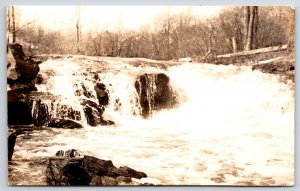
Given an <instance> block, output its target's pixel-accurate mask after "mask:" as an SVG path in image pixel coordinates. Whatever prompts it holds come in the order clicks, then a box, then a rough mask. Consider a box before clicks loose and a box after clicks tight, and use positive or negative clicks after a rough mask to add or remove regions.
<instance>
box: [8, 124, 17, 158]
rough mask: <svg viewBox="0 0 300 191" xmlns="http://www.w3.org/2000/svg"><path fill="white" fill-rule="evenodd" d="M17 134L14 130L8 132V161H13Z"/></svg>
mask: <svg viewBox="0 0 300 191" xmlns="http://www.w3.org/2000/svg"><path fill="white" fill-rule="evenodd" d="M16 139H17V134H16V131H14V130H9V132H8V160H9V161H10V160H11V159H12V156H13V153H14V148H15V144H16Z"/></svg>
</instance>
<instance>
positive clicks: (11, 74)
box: [7, 49, 19, 80]
mask: <svg viewBox="0 0 300 191" xmlns="http://www.w3.org/2000/svg"><path fill="white" fill-rule="evenodd" d="M16 69H17V68H16V60H15V58H14V56H13V54H12V52H11V50H10V49H8V51H7V79H8V80H16V79H18V77H19V73H18V72H17V70H16Z"/></svg>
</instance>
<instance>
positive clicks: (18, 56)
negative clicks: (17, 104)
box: [7, 43, 40, 91]
mask: <svg viewBox="0 0 300 191" xmlns="http://www.w3.org/2000/svg"><path fill="white" fill-rule="evenodd" d="M7 47H8V53H7V58H8V63H7V66H8V73H7V75H8V76H7V78H8V79H7V82H8V84H9V85H10V86H11V89H17V88H18V87H19V86H18V84H22V86H21V87H22V89H30V90H31V91H32V90H34V89H33V87H32V83H34V79H35V78H36V76H37V74H38V72H39V70H40V68H39V63H40V61H36V60H34V59H33V58H31V57H27V56H25V54H24V52H23V49H22V45H20V44H17V43H14V44H8V45H7ZM26 84H28V88H26Z"/></svg>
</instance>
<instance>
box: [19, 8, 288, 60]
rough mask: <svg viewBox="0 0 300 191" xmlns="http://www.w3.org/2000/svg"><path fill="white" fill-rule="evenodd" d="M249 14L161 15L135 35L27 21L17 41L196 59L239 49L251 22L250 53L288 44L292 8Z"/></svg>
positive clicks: (42, 47)
mask: <svg viewBox="0 0 300 191" xmlns="http://www.w3.org/2000/svg"><path fill="white" fill-rule="evenodd" d="M249 10H250V9H249ZM249 10H248V12H247V9H245V7H228V8H226V9H223V11H222V12H221V13H220V14H219V15H218V16H216V17H213V18H210V19H202V18H199V17H195V16H192V15H190V14H189V13H187V12H182V13H178V14H170V12H165V13H164V14H162V15H159V16H158V17H157V18H156V19H154V20H153V21H152V22H151V23H149V24H148V25H146V26H144V27H142V28H141V30H139V31H129V30H126V29H125V28H122V27H119V29H118V30H116V31H103V30H102V31H90V32H87V33H84V34H83V33H82V32H81V29H80V27H79V26H80V25H79V24H80V20H78V22H77V24H76V26H74V30H70V31H49V30H45V29H43V28H42V27H41V26H37V25H35V24H34V23H31V24H28V25H27V26H25V27H22V28H21V29H20V30H18V33H17V37H18V38H19V40H20V41H22V42H26V43H28V44H30V45H33V46H30V47H31V50H30V51H32V52H34V54H84V55H91V56H120V57H144V58H151V59H158V60H171V59H178V58H181V57H192V58H195V59H201V58H203V57H205V56H207V55H211V54H215V55H219V54H225V53H231V52H235V51H242V50H244V49H245V43H246V42H245V39H246V38H247V35H248V34H247V33H248V32H247V30H246V27H249V23H250V25H251V19H252V22H253V23H252V25H253V26H251V31H252V32H253V34H252V36H251V37H252V39H251V47H250V48H251V49H254V48H263V47H268V46H275V45H282V44H287V43H288V41H289V38H290V27H289V26H290V25H289V23H290V19H291V17H290V12H291V8H289V7H256V8H254V9H253V11H254V12H253V14H254V15H252V16H253V17H251V14H252V12H249ZM247 19H248V20H247ZM45 22H46V21H45ZM247 22H248V23H247ZM247 24H248V25H247ZM248 36H249V35H248ZM34 47H36V48H34Z"/></svg>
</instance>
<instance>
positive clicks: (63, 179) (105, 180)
mask: <svg viewBox="0 0 300 191" xmlns="http://www.w3.org/2000/svg"><path fill="white" fill-rule="evenodd" d="M146 177H147V175H146V174H145V173H143V172H139V171H136V170H134V169H132V168H130V167H127V166H123V167H119V168H117V167H115V166H114V165H113V163H112V161H110V160H102V159H98V158H95V157H92V156H87V155H85V156H84V157H83V158H75V157H74V158H50V159H49V161H48V166H47V170H46V178H47V184H48V185H51V186H63V185H68V186H74V185H82V186H88V185H93V186H116V185H119V184H122V185H126V184H127V185H128V184H129V183H130V182H131V178H137V179H141V178H146Z"/></svg>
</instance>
